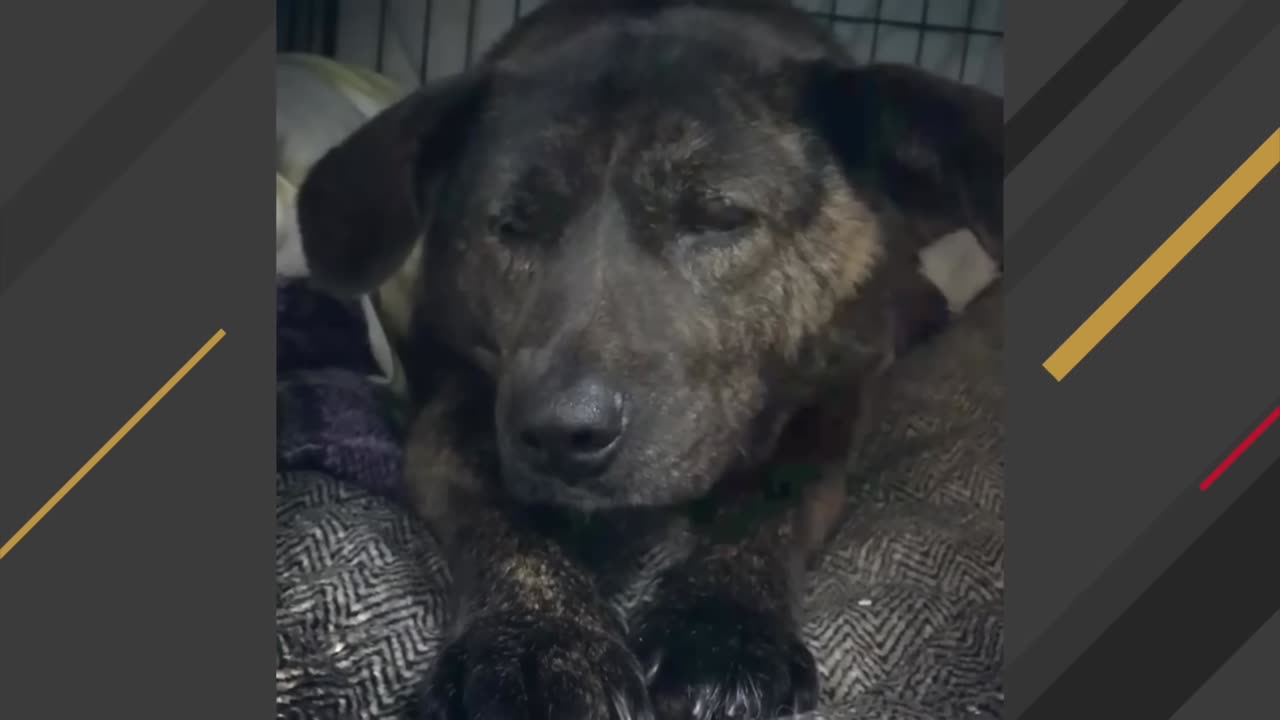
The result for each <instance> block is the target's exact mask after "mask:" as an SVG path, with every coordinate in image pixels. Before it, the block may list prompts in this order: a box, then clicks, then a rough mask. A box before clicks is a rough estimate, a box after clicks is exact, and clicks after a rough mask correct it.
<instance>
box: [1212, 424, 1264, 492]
mask: <svg viewBox="0 0 1280 720" xmlns="http://www.w3.org/2000/svg"><path fill="white" fill-rule="evenodd" d="M1277 419H1280V407H1277V408H1276V409H1275V410H1272V411H1271V414H1270V415H1268V416H1267V419H1266V420H1263V421H1262V422H1261V423H1260V424H1259V425H1258V427H1256V428H1254V429H1253V432H1251V433H1249V437H1246V438H1245V439H1244V442H1242V443H1240V444H1239V445H1237V446H1236V449H1235V450H1232V451H1231V454H1230V455H1228V456H1227V459H1226V460H1223V461H1222V462H1221V463H1219V465H1218V467H1216V468H1214V469H1213V472H1211V473H1209V477H1207V478H1205V479H1204V482H1202V483H1200V489H1201V490H1208V489H1209V486H1210V485H1212V484H1214V483H1215V482H1217V480H1218V478H1220V477H1222V473H1224V472H1226V471H1227V468H1229V467H1231V466H1232V465H1234V464H1235V462H1236V460H1239V459H1240V456H1241V455H1243V454H1244V451H1245V450H1248V449H1249V446H1250V445H1252V444H1254V443H1255V442H1257V440H1258V438H1260V437H1262V433H1264V432H1266V431H1267V428H1269V427H1271V425H1272V423H1274V422H1275V421H1276V420H1277Z"/></svg>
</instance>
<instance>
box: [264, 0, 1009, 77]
mask: <svg viewBox="0 0 1280 720" xmlns="http://www.w3.org/2000/svg"><path fill="white" fill-rule="evenodd" d="M794 2H795V4H796V5H797V6H799V7H801V8H803V9H804V10H805V11H806V12H809V13H811V14H813V15H815V16H817V17H819V18H821V19H822V20H824V21H825V22H827V23H828V24H830V26H831V28H832V30H833V31H834V32H835V33H836V35H837V36H838V37H839V38H840V39H841V40H843V41H844V42H845V43H846V44H847V45H848V47H849V48H850V50H851V51H852V53H853V55H854V56H855V57H856V58H858V59H859V60H860V61H863V62H867V61H871V60H875V61H880V62H897V63H908V64H914V65H918V66H920V67H923V68H925V69H927V70H930V71H932V72H935V73H938V74H941V75H945V76H948V77H951V78H954V79H957V80H960V81H962V82H966V83H969V84H972V85H977V86H980V87H983V88H986V89H988V90H990V91H992V92H996V93H999V94H1003V91H1004V82H1003V81H1004V7H1005V2H1004V0H794ZM540 4H541V0H277V3H276V20H277V22H276V46H277V48H278V49H279V50H281V51H289V52H309V53H319V54H322V55H326V56H329V57H333V58H335V59H338V60H341V61H343V62H347V63H352V64H356V65H363V66H366V67H370V68H373V69H375V70H377V71H378V72H380V73H383V74H385V75H387V76H388V77H390V78H392V79H394V80H396V81H397V82H400V83H404V84H406V85H417V84H419V83H421V82H423V81H426V80H433V79H435V78H439V77H443V76H447V75H452V74H454V73H457V72H459V71H461V70H464V69H465V68H467V67H468V66H469V65H470V64H471V63H472V62H473V61H474V60H475V59H476V58H478V57H479V56H480V55H481V54H483V53H484V51H485V50H486V49H488V47H489V46H490V45H491V44H493V43H494V42H495V41H496V40H497V39H498V38H499V37H500V36H501V35H502V33H503V32H505V31H506V30H507V29H508V28H510V27H511V25H512V24H513V23H514V22H515V21H516V20H518V19H519V18H520V17H521V16H523V15H525V14H527V13H529V12H530V11H531V10H533V9H535V8H536V7H537V6H538V5H540Z"/></svg>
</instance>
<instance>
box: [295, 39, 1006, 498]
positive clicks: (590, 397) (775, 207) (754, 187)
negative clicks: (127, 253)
mask: <svg viewBox="0 0 1280 720" xmlns="http://www.w3.org/2000/svg"><path fill="white" fill-rule="evenodd" d="M662 22H663V21H661V19H652V18H651V19H648V20H644V21H637V22H634V23H629V24H626V25H621V24H612V25H611V24H602V25H600V26H599V27H596V28H594V29H588V30H585V31H582V32H578V33H576V34H574V35H572V36H571V37H569V38H568V39H566V40H565V41H564V43H563V44H562V45H560V46H551V45H549V44H546V45H544V46H542V47H540V48H539V50H538V52H536V53H524V54H523V55H521V56H520V57H519V61H518V62H517V61H515V60H512V61H510V62H505V63H503V62H490V63H487V64H485V65H483V66H481V67H479V68H478V69H476V70H474V71H472V72H470V73H468V74H466V75H463V76H460V77H456V78H452V79H450V80H448V81H445V82H443V83H441V84H438V85H434V86H430V87H427V88H425V89H423V90H421V91H419V92H417V93H416V94H414V95H413V96H411V97H409V98H408V99H406V100H404V101H403V102H401V103H400V104H399V105H397V106H395V107H393V108H392V109H390V110H388V111H387V112H385V113H384V114H383V115H381V116H379V117H377V118H375V119H374V120H373V121H371V122H370V123H369V124H368V125H367V126H365V127H364V128H362V129H361V130H359V131H357V132H356V133H355V134H354V135H353V136H352V137H351V138H350V139H349V140H347V141H346V142H345V143H344V144H342V145H341V146H339V147H337V148H336V149H334V150H333V151H332V152H330V153H329V154H328V155H327V156H326V157H325V158H323V159H322V160H321V161H320V162H319V163H318V164H317V165H316V167H315V168H314V170H313V171H312V173H311V175H310V177H309V178H308V180H307V182H306V183H305V185H304V186H303V188H302V191H301V196H300V199H299V220H300V223H301V228H302V232H303V237H304V244H305V247H306V252H307V255H308V261H309V264H310V266H311V271H312V274H313V275H314V276H315V277H316V278H318V279H319V280H320V281H322V282H325V283H327V284H329V285H330V286H331V287H334V288H337V289H341V290H346V291H349V292H356V293H361V292H368V291H371V290H373V289H375V288H376V287H378V286H382V288H383V297H382V299H383V301H384V310H385V311H386V312H387V313H388V315H389V316H390V317H389V320H390V322H391V323H392V324H393V325H394V326H396V328H395V329H397V330H398V331H399V332H401V333H428V334H430V335H431V336H432V337H433V338H434V339H436V340H437V341H439V342H441V343H443V344H444V345H446V346H448V347H450V348H451V349H452V350H453V351H454V352H456V353H458V354H460V355H462V356H464V357H466V358H468V359H469V361H470V362H471V363H473V364H474V365H475V367H477V368H480V369H482V370H483V371H484V372H485V373H487V374H488V376H489V378H490V379H491V381H492V383H493V386H494V388H495V392H494V395H495V397H496V402H495V407H494V408H493V411H494V416H493V418H494V427H495V429H496V431H497V438H498V445H499V450H500V457H501V459H502V465H503V482H504V483H505V485H506V488H507V491H508V492H509V493H510V494H511V495H512V496H514V497H516V498H519V499H522V500H525V501H530V502H550V503H561V504H568V505H573V506H577V507H612V506H620V505H658V504H667V503H674V502H680V501H685V500H689V499H692V498H695V497H697V496H699V495H702V494H704V493H705V492H706V491H707V490H708V489H709V488H710V487H711V485H712V484H713V483H714V482H715V481H716V480H717V479H718V478H719V477H720V476H721V475H722V474H723V473H724V472H725V471H726V470H727V469H729V468H731V467H733V466H734V464H735V463H737V462H740V461H742V460H743V459H745V458H750V457H751V456H752V455H753V454H754V452H755V449H756V447H757V446H760V445H761V444H762V443H767V442H768V440H769V437H770V432H771V431H772V430H773V429H776V428H773V427H772V424H773V423H775V421H777V420H778V419H779V418H780V417H781V416H782V415H783V414H785V413H782V412H780V407H781V406H785V404H786V403H787V402H788V401H789V399H788V397H786V395H787V392H789V390H788V391H787V392H782V391H781V390H780V389H781V388H784V387H786V388H794V387H798V386H799V385H803V383H802V382H800V383H797V382H796V381H797V379H798V378H799V377H801V376H802V375H803V373H804V368H803V367H802V366H804V365H805V364H806V363H811V362H812V356H813V355H814V353H815V352H819V353H820V352H821V346H822V344H823V343H825V342H827V341H828V340H830V339H832V338H834V337H837V336H840V337H841V338H842V339H843V340H844V341H846V344H847V341H848V340H849V338H848V332H847V331H842V329H840V328H837V327H834V325H835V324H836V323H838V322H839V321H840V318H841V317H842V316H845V315H847V312H846V311H847V309H848V308H849V307H851V306H853V305H855V304H856V303H857V302H858V298H859V297H860V292H861V291H862V290H863V288H864V286H865V284H866V283H867V281H868V278H870V277H871V276H872V274H873V272H874V271H875V269H876V267H877V265H878V263H879V262H880V261H881V258H882V256H883V255H884V254H885V245H884V241H883V238H882V233H881V231H880V222H879V220H878V213H877V210H876V208H877V207H878V206H879V205H880V204H881V203H884V202H889V203H896V204H897V206H899V207H903V208H906V209H907V210H908V211H912V210H919V211H921V212H928V213H932V214H934V215H939V216H950V217H954V218H956V219H957V223H961V222H964V220H962V219H961V217H962V216H963V217H964V218H969V217H971V216H972V211H973V209H974V208H975V207H976V208H978V212H979V214H980V215H981V216H982V217H983V218H985V219H995V221H996V222H998V216H999V207H998V202H999V200H998V198H999V175H998V174H993V173H995V172H996V169H997V168H998V166H999V154H998V153H999V150H998V147H997V146H994V145H993V144H992V143H991V142H990V137H989V136H984V135H983V132H984V131H986V130H989V127H988V125H989V124H990V123H992V122H994V123H995V124H996V125H997V127H998V123H999V117H998V114H999V105H998V101H996V104H995V105H994V108H995V109H994V112H995V115H996V116H995V117H994V118H993V117H990V116H989V114H988V116H986V117H980V113H979V114H975V113H974V110H975V108H977V107H978V106H979V105H976V104H975V103H974V97H973V96H971V91H968V90H964V89H961V88H959V87H958V86H953V85H950V84H948V83H945V82H943V81H938V80H935V79H932V78H929V77H927V76H924V75H921V74H918V73H915V72H914V71H910V70H906V69H900V68H862V69H859V68H852V67H847V66H844V65H842V64H840V63H838V62H835V61H828V60H823V59H820V58H817V59H797V58H794V57H792V58H790V59H787V57H786V56H785V54H784V53H774V54H772V55H771V54H770V53H769V52H761V51H760V49H759V48H751V47H742V46H741V45H740V40H741V38H740V36H736V35H733V34H732V33H727V34H723V35H716V34H715V33H714V32H710V31H707V32H701V33H692V32H687V31H680V30H679V29H677V28H673V27H670V26H669V25H663V24H662ZM685 30H687V28H685ZM735 42H736V43H738V44H735ZM983 123H986V125H984V124H983ZM993 153H994V154H993ZM975 188H979V189H981V190H982V191H983V192H975ZM984 193H985V194H984ZM993 203H994V204H993ZM863 340H867V339H863Z"/></svg>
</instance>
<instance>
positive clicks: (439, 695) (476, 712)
mask: <svg viewBox="0 0 1280 720" xmlns="http://www.w3.org/2000/svg"><path fill="white" fill-rule="evenodd" d="M421 702H422V704H421V708H420V711H419V713H418V717H419V718H421V720H489V719H490V718H493V719H494V720H497V719H499V718H500V719H501V720H524V719H527V720H543V719H545V720H559V719H560V718H564V719H565V720H653V712H652V710H651V709H650V704H649V698H648V694H647V692H646V689H645V683H644V677H643V676H642V674H641V670H640V666H639V663H637V661H636V658H635V656H634V655H632V653H631V651H630V650H629V649H628V648H627V647H626V645H625V644H624V642H623V641H622V639H621V638H617V637H614V636H613V635H611V634H609V633H607V632H602V631H599V630H596V629H593V628H591V627H588V626H585V625H582V624H578V623H574V622H568V621H563V620H554V619H547V618H539V617H536V616H517V615H514V614H513V615H502V616H496V617H484V618H478V619H476V620H475V621H473V622H472V623H471V624H470V625H469V626H468V627H467V629H466V630H465V631H464V632H463V633H462V635H461V636H459V637H458V638H457V639H456V640H454V641H453V642H452V643H450V644H449V645H448V646H447V647H446V648H445V650H444V652H443V653H442V654H441V656H440V658H439V659H438V660H437V662H436V665H435V668H434V670H433V672H432V675H431V677H430V679H429V680H428V682H427V685H426V688H425V691H424V694H423V696H422V699H421Z"/></svg>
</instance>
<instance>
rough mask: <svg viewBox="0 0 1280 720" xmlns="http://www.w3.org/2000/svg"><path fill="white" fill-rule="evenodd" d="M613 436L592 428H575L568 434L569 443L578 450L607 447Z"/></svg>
mask: <svg viewBox="0 0 1280 720" xmlns="http://www.w3.org/2000/svg"><path fill="white" fill-rule="evenodd" d="M611 442H613V438H611V437H608V436H606V435H604V434H602V433H599V432H596V431H594V430H577V431H574V432H573V433H570V435H569V444H570V445H571V446H572V447H573V449H574V450H575V451H578V452H593V451H596V450H599V449H601V448H604V447H607V446H608V445H609V443H611Z"/></svg>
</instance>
